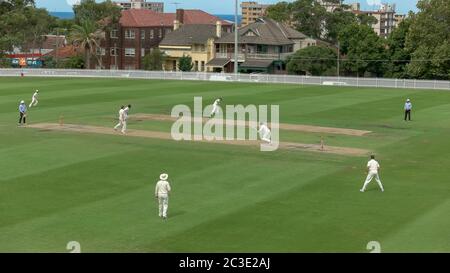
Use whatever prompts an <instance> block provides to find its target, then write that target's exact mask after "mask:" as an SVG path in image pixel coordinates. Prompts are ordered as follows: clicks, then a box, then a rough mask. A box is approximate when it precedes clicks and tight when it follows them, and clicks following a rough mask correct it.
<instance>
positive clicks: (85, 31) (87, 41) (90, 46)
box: [70, 20, 104, 69]
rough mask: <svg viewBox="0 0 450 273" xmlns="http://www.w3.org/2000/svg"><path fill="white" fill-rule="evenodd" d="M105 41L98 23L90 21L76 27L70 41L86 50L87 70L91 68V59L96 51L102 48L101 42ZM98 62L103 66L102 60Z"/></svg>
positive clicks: (98, 59)
mask: <svg viewBox="0 0 450 273" xmlns="http://www.w3.org/2000/svg"><path fill="white" fill-rule="evenodd" d="M101 39H104V32H102V31H101V30H100V29H99V28H98V25H97V24H96V23H94V22H93V21H90V20H85V21H82V22H81V24H80V25H74V26H73V28H72V31H71V33H70V41H71V42H72V43H73V44H75V45H78V46H79V47H80V48H82V49H83V50H84V53H85V61H86V68H87V69H90V68H91V58H92V55H95V54H93V53H94V51H95V50H96V49H97V48H98V47H100V40H101ZM95 56H96V57H97V61H98V63H99V65H101V59H100V58H98V56H97V55H95Z"/></svg>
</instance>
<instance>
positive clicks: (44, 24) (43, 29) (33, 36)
mask: <svg viewBox="0 0 450 273" xmlns="http://www.w3.org/2000/svg"><path fill="white" fill-rule="evenodd" d="M24 12H25V16H26V18H27V25H28V26H27V27H26V28H25V29H24V30H23V31H24V33H25V41H24V42H25V45H26V46H28V47H31V48H33V49H36V48H39V49H40V48H41V47H42V43H43V42H44V35H46V34H48V33H49V32H50V29H51V26H52V25H54V24H55V22H56V18H55V17H53V16H51V15H50V14H49V13H48V11H47V10H45V9H35V8H27V9H25V10H24Z"/></svg>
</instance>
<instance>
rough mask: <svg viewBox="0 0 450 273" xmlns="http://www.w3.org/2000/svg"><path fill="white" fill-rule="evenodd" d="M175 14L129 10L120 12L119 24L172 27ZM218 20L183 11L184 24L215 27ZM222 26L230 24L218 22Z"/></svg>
mask: <svg viewBox="0 0 450 273" xmlns="http://www.w3.org/2000/svg"><path fill="white" fill-rule="evenodd" d="M175 19H176V14H175V13H160V12H155V11H152V10H147V9H130V10H124V11H122V17H121V18H120V24H121V25H122V26H124V27H156V26H173V21H175ZM219 20H220V19H219V18H218V17H216V16H214V15H211V14H209V13H206V12H204V11H202V10H184V19H183V21H184V24H204V25H210V24H211V25H215V24H216V22H217V21H219ZM220 21H221V22H222V25H231V23H229V22H227V21H224V20H220Z"/></svg>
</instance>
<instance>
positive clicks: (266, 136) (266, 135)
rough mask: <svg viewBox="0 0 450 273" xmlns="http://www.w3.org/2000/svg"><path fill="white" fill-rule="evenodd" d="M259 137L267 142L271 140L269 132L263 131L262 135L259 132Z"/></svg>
mask: <svg viewBox="0 0 450 273" xmlns="http://www.w3.org/2000/svg"><path fill="white" fill-rule="evenodd" d="M260 137H261V140H264V141H266V142H269V143H270V142H272V141H271V140H270V132H267V133H265V134H264V135H263V134H261V135H260Z"/></svg>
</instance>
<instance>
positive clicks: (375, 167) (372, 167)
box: [359, 155, 384, 192]
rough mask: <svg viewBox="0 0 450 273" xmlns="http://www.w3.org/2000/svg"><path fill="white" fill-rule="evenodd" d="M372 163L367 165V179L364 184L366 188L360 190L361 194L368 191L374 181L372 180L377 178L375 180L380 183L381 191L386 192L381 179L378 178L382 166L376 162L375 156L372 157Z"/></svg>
mask: <svg viewBox="0 0 450 273" xmlns="http://www.w3.org/2000/svg"><path fill="white" fill-rule="evenodd" d="M370 158H371V159H370V161H369V162H368V163H367V178H366V181H365V182H364V186H363V187H362V189H360V190H359V191H360V192H364V191H365V190H366V187H367V185H368V184H369V183H370V181H372V179H373V178H374V177H375V180H376V181H377V183H378V186H380V189H381V191H382V192H384V188H383V184H381V180H380V177H379V176H378V171H379V170H380V164H378V162H377V161H376V160H375V156H374V155H371V156H370Z"/></svg>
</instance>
